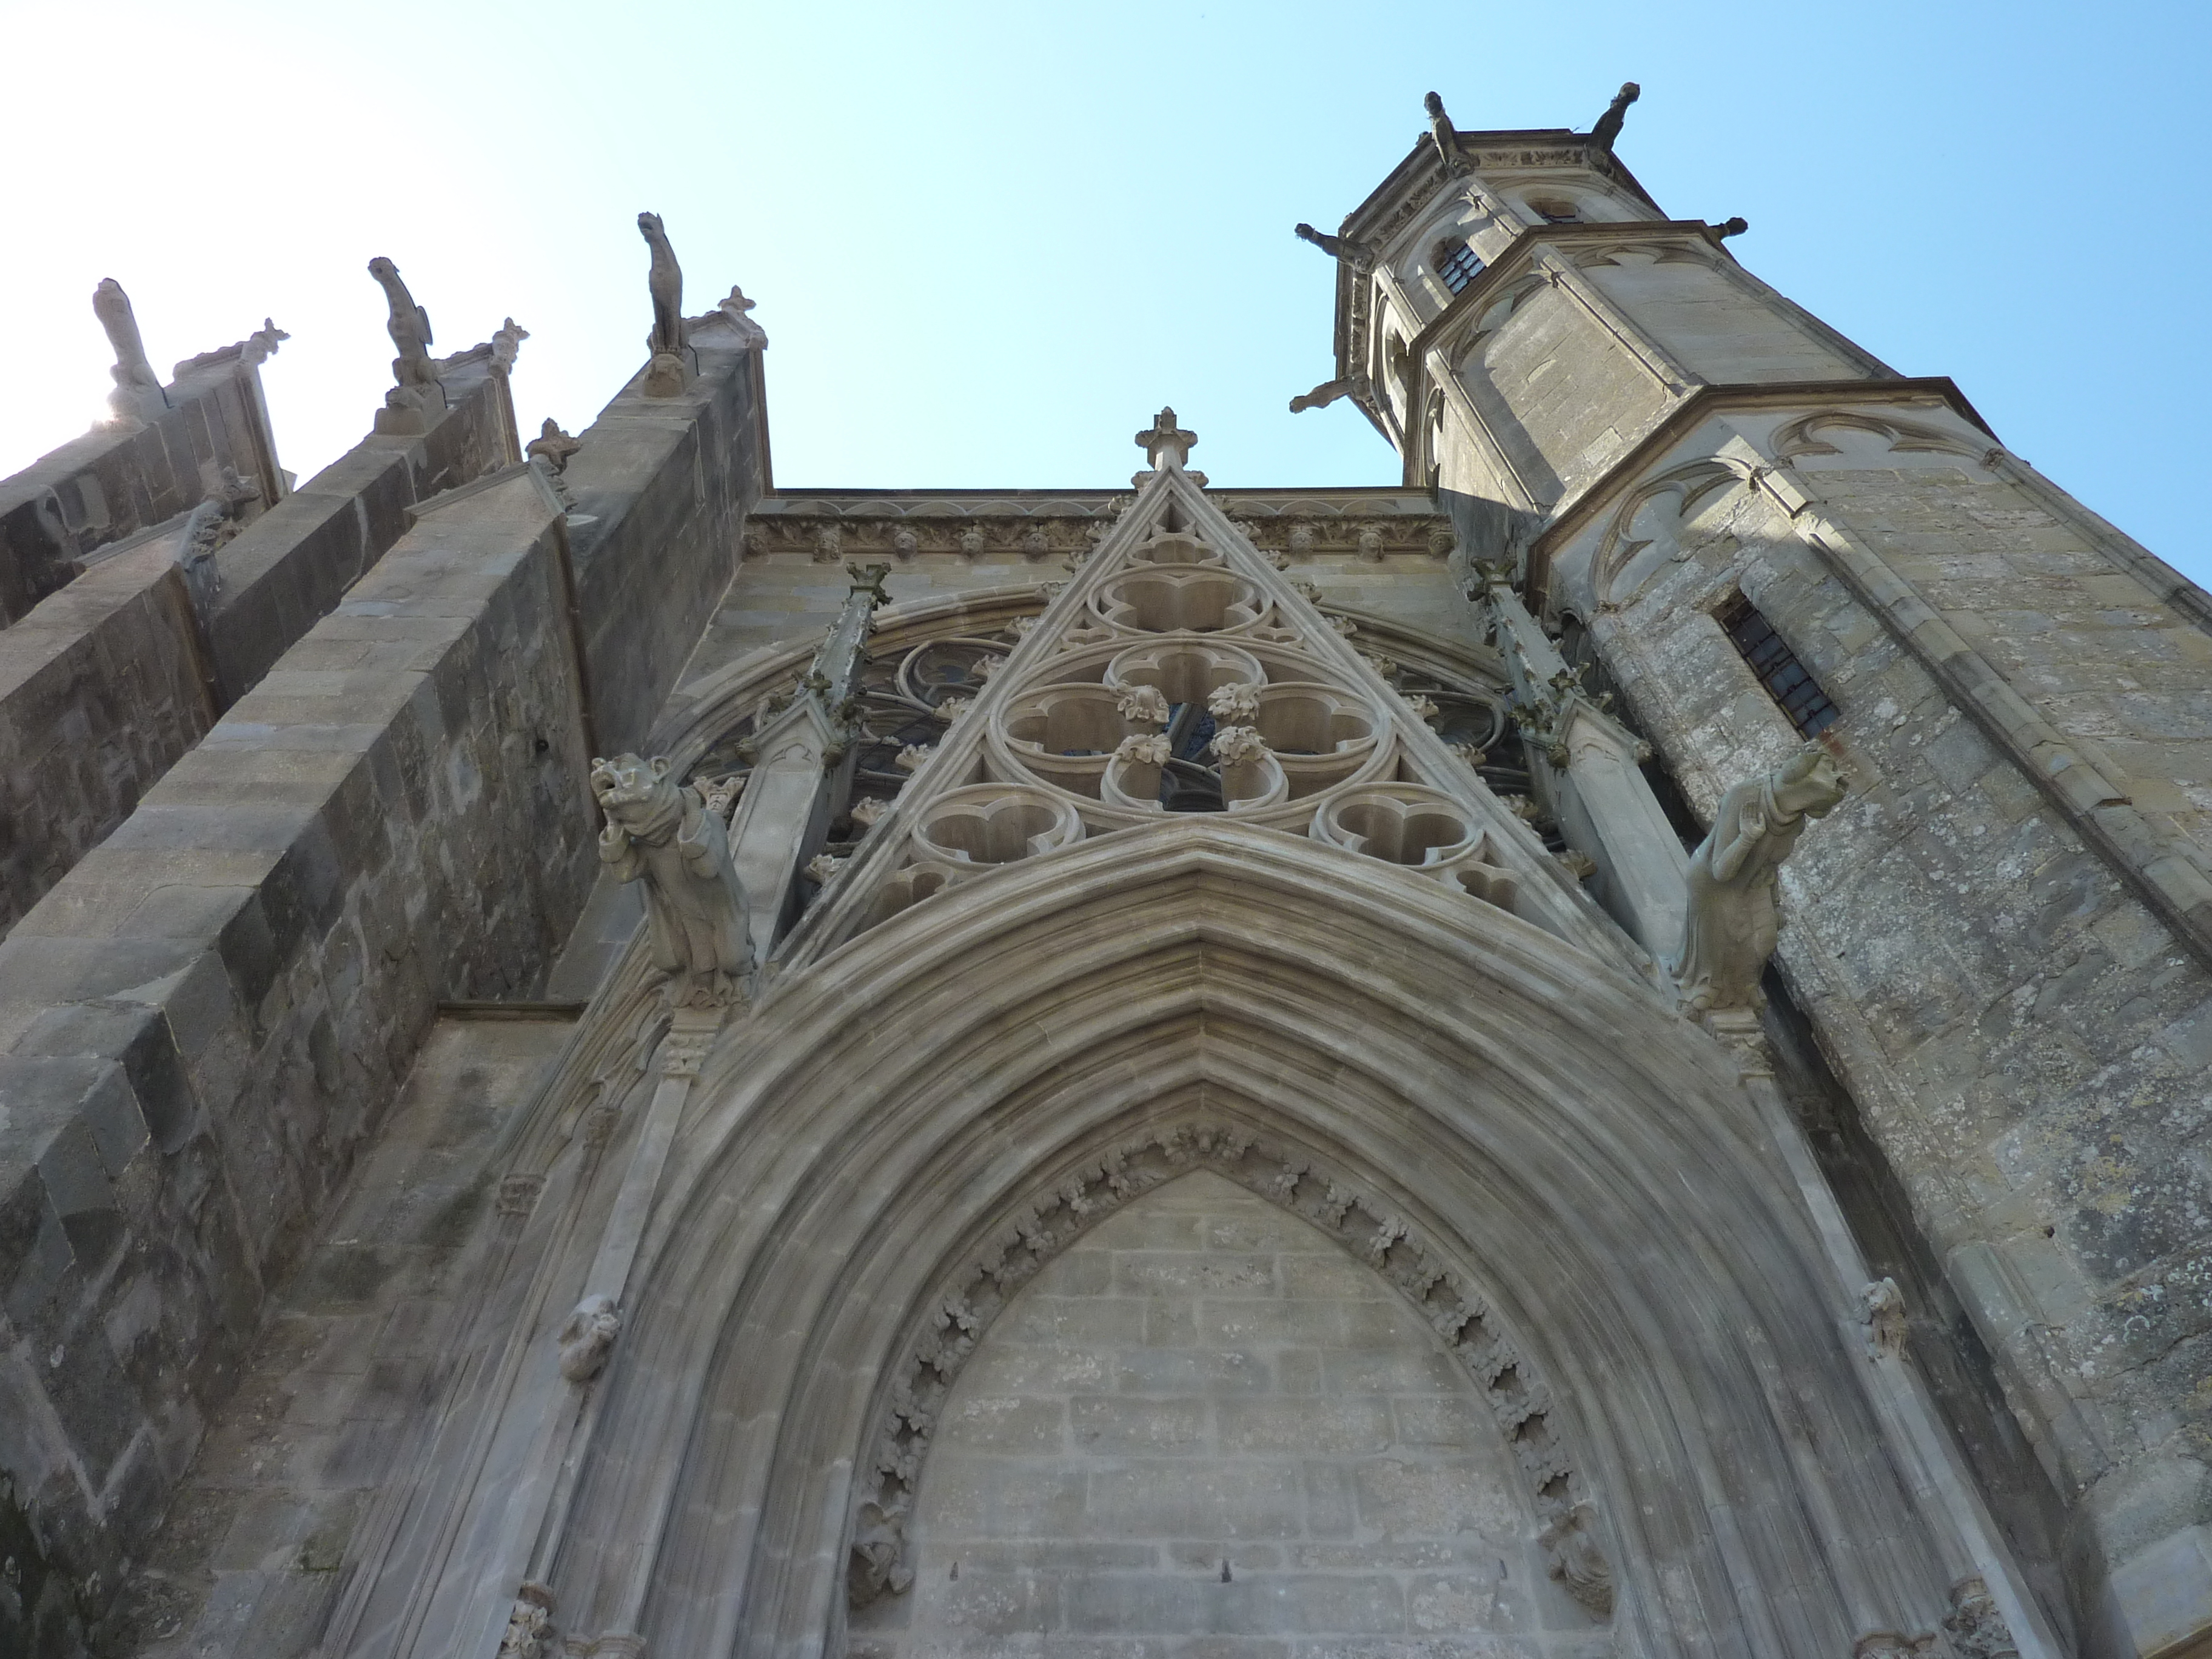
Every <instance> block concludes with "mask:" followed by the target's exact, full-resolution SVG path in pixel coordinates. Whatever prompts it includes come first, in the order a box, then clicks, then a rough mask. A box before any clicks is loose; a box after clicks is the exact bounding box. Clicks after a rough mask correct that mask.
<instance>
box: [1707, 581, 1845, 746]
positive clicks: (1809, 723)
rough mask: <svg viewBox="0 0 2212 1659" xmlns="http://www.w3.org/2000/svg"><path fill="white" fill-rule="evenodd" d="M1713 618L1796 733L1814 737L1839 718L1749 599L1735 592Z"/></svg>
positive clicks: (1834, 706) (1809, 671)
mask: <svg viewBox="0 0 2212 1659" xmlns="http://www.w3.org/2000/svg"><path fill="white" fill-rule="evenodd" d="M1713 619H1714V620H1715V621H1716V622H1717V623H1720V625H1721V626H1722V627H1723V628H1724V629H1727V630H1728V636H1729V640H1730V641H1732V642H1733V643H1734V644H1735V648H1736V649H1737V650H1738V651H1740V652H1741V653H1743V659H1744V660H1745V661H1746V662H1747V663H1749V664H1750V665H1751V671H1752V672H1753V673H1754V674H1756V675H1758V676H1759V684H1761V685H1763V686H1765V688H1766V693H1767V695H1768V696H1771V697H1772V698H1773V699H1774V701H1775V702H1777V703H1778V705H1780V707H1781V709H1782V712H1783V713H1784V714H1787V715H1789V716H1790V724H1791V725H1793V726H1796V728H1797V731H1798V733H1799V735H1800V736H1802V737H1808V738H1811V737H1817V736H1819V735H1820V733H1821V732H1825V731H1826V730H1827V729H1828V728H1829V727H1830V726H1833V725H1834V724H1835V723H1836V721H1837V720H1838V719H1839V718H1840V716H1839V714H1838V711H1837V708H1836V705H1835V704H1833V703H1832V702H1829V701H1828V694H1827V693H1826V692H1825V691H1823V690H1820V682H1819V681H1818V680H1815V679H1814V678H1813V674H1812V671H1811V670H1810V669H1808V668H1807V667H1806V666H1805V665H1804V664H1803V663H1802V662H1799V661H1798V660H1797V653H1796V652H1794V651H1792V650H1791V649H1790V647H1789V645H1788V644H1787V643H1786V642H1784V640H1783V638H1782V636H1781V635H1779V634H1778V633H1776V632H1775V631H1774V625H1773V624H1772V623H1770V622H1768V621H1767V620H1766V618H1765V617H1762V616H1760V615H1759V610H1758V607H1757V606H1755V605H1753V604H1752V602H1751V601H1750V600H1749V599H1746V598H1744V597H1743V595H1742V594H1741V593H1739V594H1737V595H1736V596H1735V598H1734V599H1731V600H1729V603H1728V604H1726V605H1723V606H1722V607H1721V608H1720V610H1718V611H1716V612H1714V613H1713Z"/></svg>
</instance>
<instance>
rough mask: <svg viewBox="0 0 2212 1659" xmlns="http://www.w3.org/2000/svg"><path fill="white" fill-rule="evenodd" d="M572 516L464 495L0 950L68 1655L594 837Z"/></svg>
mask: <svg viewBox="0 0 2212 1659" xmlns="http://www.w3.org/2000/svg"><path fill="white" fill-rule="evenodd" d="M558 535H559V527H558V519H557V514H556V513H555V512H554V511H553V510H552V509H551V508H550V507H549V506H548V505H547V504H546V503H545V501H544V497H543V495H542V493H541V491H540V489H539V487H538V484H537V483H536V482H535V481H534V479H533V478H532V477H531V475H529V474H528V473H527V472H526V471H525V470H523V469H520V468H518V469H516V470H515V471H514V472H513V474H512V475H510V476H509V477H507V479H505V480H503V481H501V482H498V483H491V484H489V485H487V486H483V487H479V488H477V489H472V490H471V491H468V492H466V493H465V494H464V495H459V496H458V497H456V498H454V499H453V500H452V501H450V502H449V503H446V504H441V505H440V506H439V507H437V508H436V509H435V511H432V512H430V513H428V514H427V515H426V516H425V517H423V519H422V521H421V522H420V523H419V524H418V525H417V526H416V528H415V529H414V530H413V531H411V532H410V533H409V535H408V536H407V537H406V538H404V540H403V541H402V542H401V543H400V544H399V545H398V546H397V547H395V548H394V549H393V550H392V551H391V552H390V553H388V554H387V555H386V556H385V558H384V559H383V561H382V562H380V564H379V565H378V566H377V567H376V568H375V569H374V570H373V571H372V572H370V573H369V574H368V576H367V577H365V578H364V579H363V580H362V581H361V583H360V584H359V585H357V586H356V587H355V588H354V589H353V591H352V592H351V593H350V594H349V596H348V598H347V599H346V600H345V601H344V602H343V604H342V605H340V606H339V607H338V609H337V611H336V612H335V613H334V614H333V615H331V616H330V617H326V618H325V620H324V621H323V622H322V623H319V625H318V626H317V627H316V628H315V629H313V631H312V632H311V633H310V634H309V635H307V638H306V639H305V640H303V641H301V643H300V644H299V645H298V646H296V647H294V649H293V650H292V651H291V652H289V653H287V655H286V657H285V658H284V659H283V661H282V662H281V663H280V664H279V665H278V666H277V667H276V669H275V670H274V671H271V672H270V674H269V675H268V676H267V677H266V678H264V680H263V681H262V683H261V684H260V685H259V686H258V687H257V688H256V689H255V690H253V691H252V693H250V694H249V695H248V696H246V697H245V698H243V699H241V700H240V702H239V703H238V705H237V706H236V707H235V708H233V709H232V710H231V711H230V713H229V714H228V716H227V717H226V718H225V719H224V720H222V721H221V722H219V723H218V724H217V725H216V727H215V728H214V729H213V730H212V731H211V732H210V734H209V736H208V738H207V739H206V740H205V741H204V743H203V744H201V745H200V746H199V747H198V748H197V750H194V751H193V752H192V753H191V755H190V756H188V757H186V758H185V760H184V761H182V762H180V763H179V764H178V765H177V766H176V767H174V768H173V769H172V770H171V771H170V772H169V774H168V775H167V777H165V778H164V779H162V781H161V782H160V783H159V784H158V785H156V786H155V788H154V789H153V790H151V791H150V792H149V793H148V795H147V798H146V799H145V800H144V801H143V803H142V804H141V805H140V806H139V808H138V810H137V811H136V812H135V813H133V814H132V816H131V818H130V820H129V821H128V822H127V823H125V825H124V826H123V827H122V828H121V829H118V831H117V832H116V833H115V834H113V835H112V836H109V837H108V839H107V840H106V842H104V843H103V844H102V845H101V846H100V847H99V848H96V849H95V850H94V852H93V853H92V854H89V855H88V856H87V857H86V858H85V859H84V860H82V861H80V862H79V864H78V865H77V866H76V868H75V869H74V870H72V871H71V872H70V874H69V875H68V876H67V877H65V878H64V879H63V881H62V882H61V883H60V884H58V886H56V887H55V888H54V889H53V890H52V891H51V892H49V893H48V894H47V895H46V897H45V898H44V899H43V900H41V901H40V903H39V904H38V906H37V907H35V908H33V911H32V912H31V914H30V915H28V916H27V917H26V918H25V919H24V920H23V921H22V922H21V924H20V925H19V926H18V927H16V929H15V933H13V934H12V935H11V936H10V937H9V939H8V940H7V941H6V942H5V943H4V944H0V1102H4V1109H0V1483H4V1484H0V1533H4V1534H6V1535H7V1537H8V1538H9V1540H10V1541H11V1544H12V1545H15V1546H20V1547H21V1553H17V1554H16V1555H15V1561H16V1566H15V1571H14V1573H13V1574H12V1575H11V1576H8V1577H5V1579H4V1582H0V1650H5V1651H9V1652H10V1653H14V1652H26V1653H32V1654H38V1655H46V1654H70V1653H74V1652H76V1651H77V1650H78V1645H77V1644H79V1643H80V1642H81V1641H82V1639H84V1637H85V1634H86V1631H87V1627H88V1626H97V1625H98V1624H99V1622H100V1620H102V1619H104V1618H106V1617H108V1616H109V1615H110V1614H111V1613H112V1612H113V1610H114V1606H115V1598H114V1595H113V1590H114V1587H115V1586H116V1584H117V1583H118V1579H119V1577H120V1575H121V1574H122V1573H123V1572H124V1571H125V1570H126V1568H127V1565H128V1563H129V1561H130V1559H131V1556H132V1554H133V1553H134V1552H135V1551H136V1550H137V1548H138V1547H140V1545H141V1543H142V1541H143V1535H144V1533H145V1531H146V1530H147V1528H149V1527H150V1526H151V1525H152V1524H153V1523H154V1522H155V1520H156V1519H157V1518H158V1517H159V1516H160V1515H161V1510H162V1508H163V1504H164V1502H165V1500H166V1498H167V1493H168V1492H169V1490H170V1489H171V1487H172V1486H173V1484H174V1482H175V1481H176V1480H178V1478H179V1476H180V1475H181V1474H182V1473H183V1472H184V1469H185V1466H186V1464H187V1463H188V1462H190V1460H191V1456H192V1455H193V1452H194V1450H195V1449H196V1447H197V1444H198V1443H199V1440H200V1437H201V1433H202V1431H203V1429H204V1425H205V1424H206V1422H207V1421H208V1418H209V1414H210V1412H211V1411H212V1410H213V1408H214V1407H216V1404H217V1403H218V1402H220V1401H222V1399H224V1398H225V1397H226V1396H227V1395H228V1393H229V1392H230V1389H231V1388H232V1387H233V1385H234V1383H235V1382H236V1380H237V1378H238V1376H239V1372H240V1366H241V1364H242V1363H243V1361H244V1360H245V1358H246V1353H247V1352H248V1350H249V1349H250V1347H251V1346H252V1343H253V1341H254V1340H255V1338H256V1336H257V1334H258V1329H259V1325H260V1319H261V1314H262V1309H263V1304H264V1297H265V1296H266V1295H267V1293H268V1290H269V1287H270V1285H272V1284H273V1283H274V1282H275V1281H276V1279H278V1278H280V1277H281V1276H282V1275H283V1273H285V1272H286V1271H287V1270H288V1269H289V1267H291V1266H292V1264H293V1263H294V1261H295V1260H296V1259H297V1256H298V1254H299V1251H300V1249H301V1244H302V1242H303V1241H304V1240H305V1238H306V1237H307V1235H308V1232H309V1231H310V1229H311V1228H312V1227H313V1225H314V1223H315V1221H316V1219H317V1218H318V1217H319V1215H320V1214H321V1212H322V1211H323V1209H324V1207H325V1206H326V1205H327V1204H328V1202H329V1201H330V1198H331V1194H333V1193H334V1192H336V1191H337V1189H338V1187H339V1184H340V1182H342V1181H343V1177H344V1175H345V1173H346V1170H347V1168H348V1166H349V1162H350V1160H351V1158H352V1155H353V1153H354V1152H355V1150H356V1148H357V1147H359V1146H361V1145H362V1142H363V1140H364V1139H365V1138H366V1137H367V1136H368V1134H370V1133H372V1132H373V1131H374V1129H375V1128H376V1127H377V1126H378V1125H379V1123H380V1121H381V1120H382V1118H383V1116H384V1115H385V1112H386V1108H387V1107H388V1105H389V1103H390V1102H391V1101H392V1098H393V1096H394V1094H395V1092H396V1091H397V1090H398V1086H399V1085H400V1082H401V1080H402V1079H404V1077H405V1075H406V1074H407V1072H408V1068H409V1066H410V1064H411V1062H412V1060H413V1057H414V1054H415V1051H416V1048H417V1046H418V1045H419V1044H420V1042H422V1037H423V1035H424V1033H425V1032H426V1031H427V1030H428V1027H429V1024H430V1020H431V1016H432V1011H433V1009H434V1007H435V1004H436V1002H437V1001H438V1000H440V999H441V998H445V999H451V998H469V997H496V996H507V997H514V996H527V995H530V994H532V992H533V990H534V989H535V987H536V986H537V983H538V979H539V976H540V975H542V974H543V972H544V969H545V967H546V965H547V964H548V963H550V959H551V957H552V956H553V954H554V952H555V951H556V949H557V947H558V945H559V943H560V940H561V939H562V935H563V933H565V931H566V929H567V927H568V923H569V921H571V920H572V918H573V916H574V913H575V910H576V908H577V907H578V905H579V904H580V902H581V900H582V897H583V895H584V893H585V891H586V888H587V885H588V882H589V878H590V873H591V870H592V866H593V858H592V846H591V843H592V820H591V817H590V816H589V813H588V811H586V805H587V802H588V793H587V792H586V787H585V783H584V772H585V769H586V760H587V757H586V754H585V753H584V747H583V743H582V739H581V735H580V731H581V720H580V705H579V698H578V686H577V682H576V676H575V673H574V669H573V666H572V664H573V656H572V653H571V651H570V647H569V636H568V631H567V627H568V624H567V614H566V611H567V607H566V601H565V594H564V592H563V587H562V581H561V580H560V572H559V568H558V562H557V559H558V548H559V544H558V539H557V538H558Z"/></svg>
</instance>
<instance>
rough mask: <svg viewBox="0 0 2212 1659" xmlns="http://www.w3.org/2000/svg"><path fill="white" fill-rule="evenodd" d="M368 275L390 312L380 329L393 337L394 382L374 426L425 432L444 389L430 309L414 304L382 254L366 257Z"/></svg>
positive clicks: (407, 433)
mask: <svg viewBox="0 0 2212 1659" xmlns="http://www.w3.org/2000/svg"><path fill="white" fill-rule="evenodd" d="M368 274H369V275H370V276H374V278H375V279H376V282H377V285H378V286H379V287H380V288H381V289H383V290H384V299H385V304H386V307H387V308H388V313H389V314H388V315H387V316H386V318H385V322H384V329H385V332H386V333H387V334H389V335H391V337H392V349H393V350H394V351H396V352H397V353H398V356H396V357H394V358H393V359H392V381H393V385H392V390H391V391H389V392H386V393H385V394H384V407H383V408H382V409H380V410H378V411H377V416H376V429H377V430H378V431H379V432H383V433H396V434H398V435H402V436H410V435H415V434H418V433H422V432H427V431H428V430H429V427H430V420H431V417H432V416H434V415H440V414H443V413H444V412H445V408H446V388H445V386H444V384H443V383H442V382H441V381H440V380H439V379H438V365H437V364H436V363H435V362H432V361H431V358H430V341H431V334H430V313H428V312H427V311H425V310H423V309H422V307H421V306H418V305H416V303H415V296H414V295H412V294H410V292H408V289H407V284H406V283H404V282H402V281H401V280H400V276H399V267H398V266H397V265H395V264H392V261H391V260H389V259H387V258H385V257H384V256H383V255H382V254H379V255H377V257H376V258H374V259H371V260H370V261H369V262H368Z"/></svg>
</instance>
